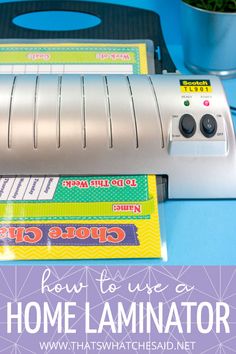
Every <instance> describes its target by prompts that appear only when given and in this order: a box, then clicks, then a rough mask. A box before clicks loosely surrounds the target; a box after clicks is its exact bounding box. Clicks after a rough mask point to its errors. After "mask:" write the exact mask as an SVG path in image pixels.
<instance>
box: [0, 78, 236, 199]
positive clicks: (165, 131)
mask: <svg viewBox="0 0 236 354" xmlns="http://www.w3.org/2000/svg"><path fill="white" fill-rule="evenodd" d="M235 152H236V150H235V135H234V129H233V124H232V119H231V115H230V111H229V107H228V104H227V101H226V97H225V94H224V91H223V88H222V85H221V83H220V80H219V79H218V78H216V77H213V76H212V77H211V76H209V77H207V76H181V75H153V76H144V75H137V76H136V75H131V76H120V75H108V76H101V75H85V76H80V75H62V76H60V75H39V76H37V75H19V76H14V75H1V76H0V174H1V175H114V174H118V175H123V174H132V175H134V174H156V175H159V176H165V177H166V179H168V197H169V198H235V197H236V156H235Z"/></svg>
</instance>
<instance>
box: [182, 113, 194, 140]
mask: <svg viewBox="0 0 236 354" xmlns="http://www.w3.org/2000/svg"><path fill="white" fill-rule="evenodd" d="M179 130H180V132H181V134H182V135H183V136H184V137H185V138H191V137H192V136H193V135H194V133H195V131H196V122H195V119H194V118H193V116H191V114H184V115H183V116H182V117H181V118H180V121H179Z"/></svg>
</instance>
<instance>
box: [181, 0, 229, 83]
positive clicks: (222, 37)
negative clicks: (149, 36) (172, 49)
mask: <svg viewBox="0 0 236 354" xmlns="http://www.w3.org/2000/svg"><path fill="white" fill-rule="evenodd" d="M181 15H182V19H181V21H182V33H183V48H184V60H185V65H186V66H187V68H188V69H190V70H191V71H192V72H194V73H198V74H199V73H201V74H204V73H210V74H216V75H220V76H222V77H235V76H236V13H223V12H213V11H206V10H202V9H198V8H195V7H193V6H191V5H188V4H186V3H184V2H183V1H182V3H181Z"/></svg>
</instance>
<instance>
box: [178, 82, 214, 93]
mask: <svg viewBox="0 0 236 354" xmlns="http://www.w3.org/2000/svg"><path fill="white" fill-rule="evenodd" d="M179 82H180V91H181V92H183V93H209V92H212V86H211V82H210V80H179Z"/></svg>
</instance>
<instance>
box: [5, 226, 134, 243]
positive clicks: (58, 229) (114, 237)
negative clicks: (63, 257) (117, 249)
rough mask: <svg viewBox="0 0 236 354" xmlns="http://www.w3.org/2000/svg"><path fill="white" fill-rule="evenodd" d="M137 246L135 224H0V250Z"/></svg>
mask: <svg viewBox="0 0 236 354" xmlns="http://www.w3.org/2000/svg"><path fill="white" fill-rule="evenodd" d="M7 245H9V246H101V245H102V246H136V245H139V241H138V236H137V227H136V226H135V225H132V224H1V227H0V246H7Z"/></svg>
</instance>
